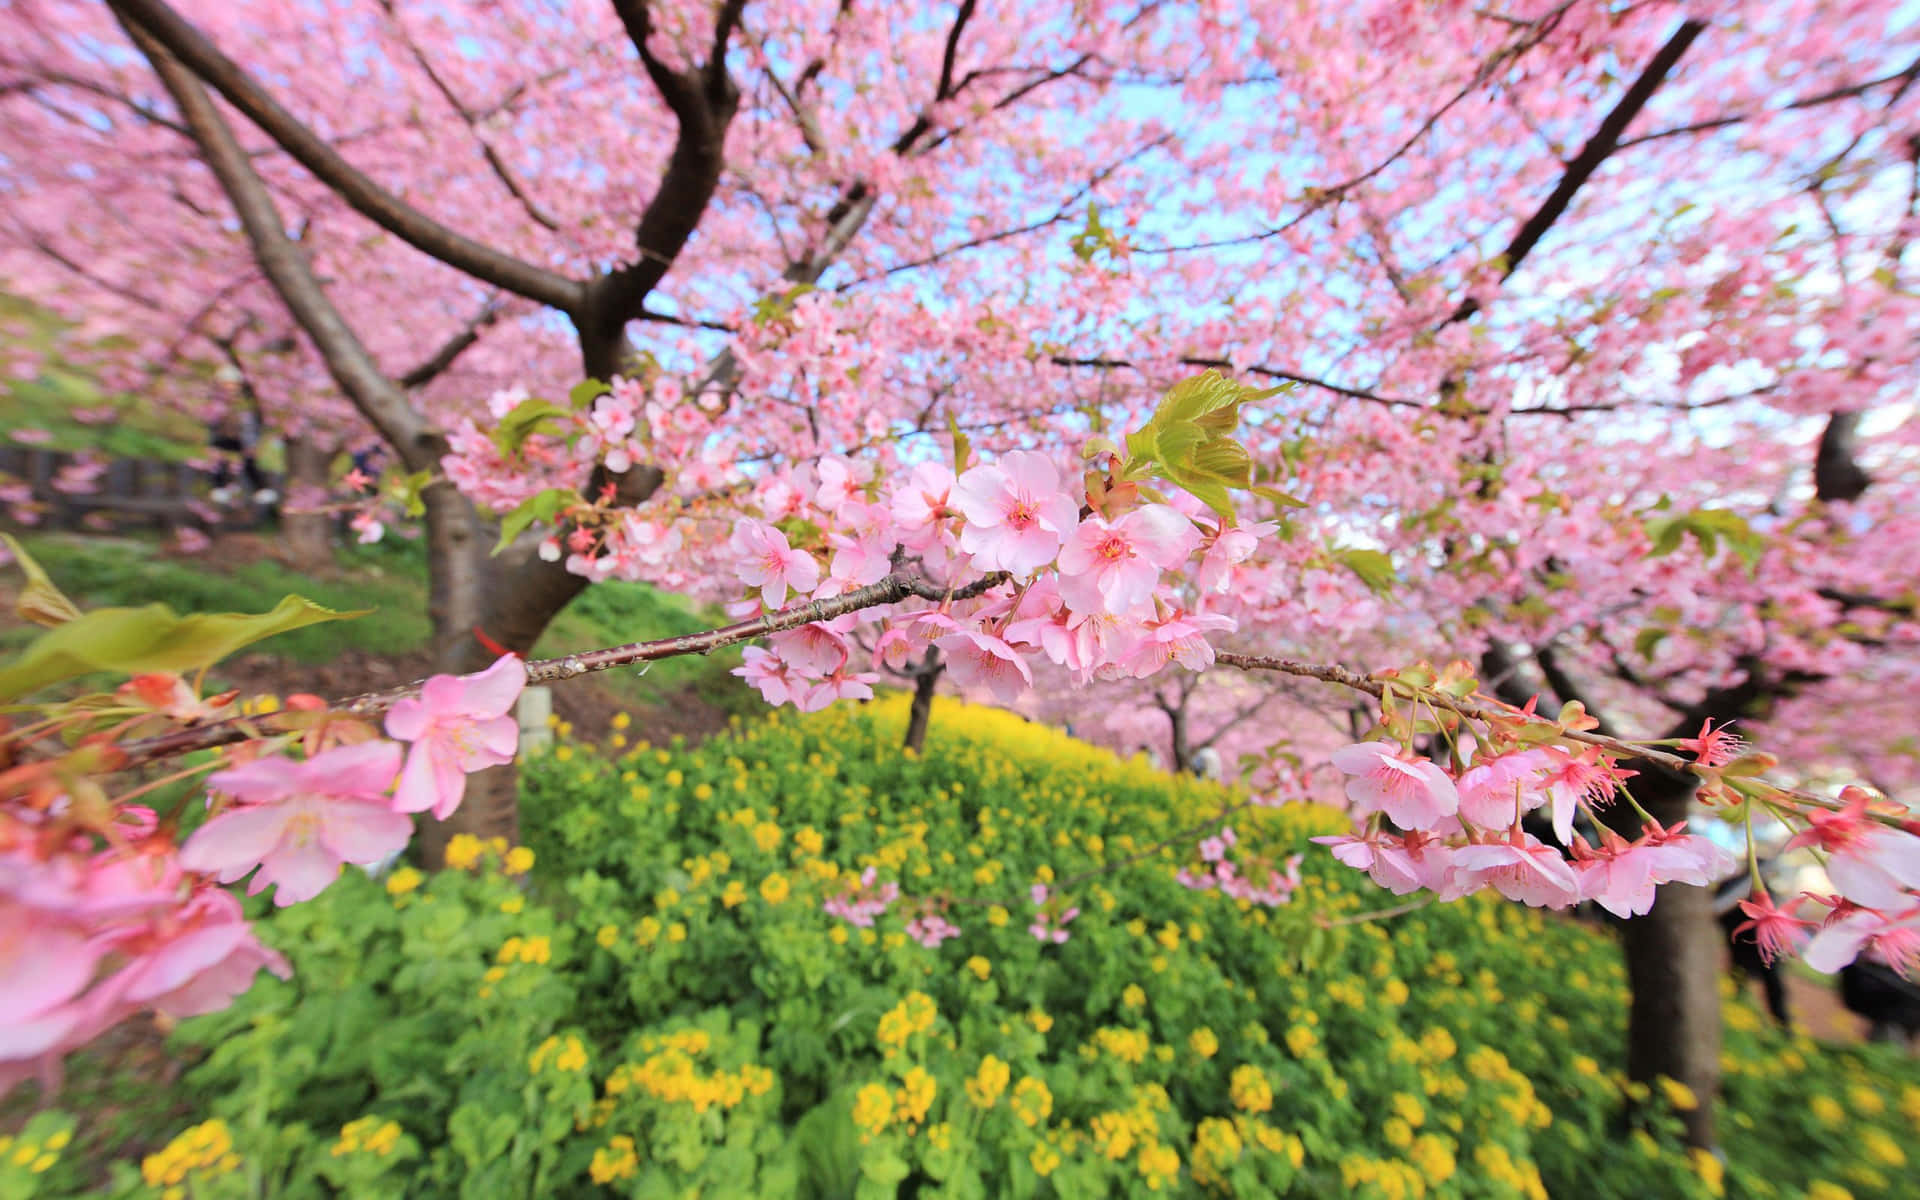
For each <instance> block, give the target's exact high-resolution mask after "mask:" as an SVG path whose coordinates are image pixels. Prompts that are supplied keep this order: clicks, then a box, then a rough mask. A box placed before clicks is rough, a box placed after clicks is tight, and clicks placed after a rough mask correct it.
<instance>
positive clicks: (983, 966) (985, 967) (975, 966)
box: [967, 954, 993, 983]
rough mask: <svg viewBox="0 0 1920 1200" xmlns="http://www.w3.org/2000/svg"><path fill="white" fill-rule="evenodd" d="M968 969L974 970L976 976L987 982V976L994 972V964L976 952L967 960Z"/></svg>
mask: <svg viewBox="0 0 1920 1200" xmlns="http://www.w3.org/2000/svg"><path fill="white" fill-rule="evenodd" d="M967 970H969V971H972V972H973V974H974V977H975V978H977V979H979V980H980V982H982V983H985V982H986V981H987V977H988V976H990V975H992V974H993V964H992V963H990V962H988V961H987V960H986V959H984V958H982V957H980V956H979V955H978V954H976V955H974V956H973V957H972V958H969V959H968V960H967Z"/></svg>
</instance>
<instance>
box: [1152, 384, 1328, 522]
mask: <svg viewBox="0 0 1920 1200" xmlns="http://www.w3.org/2000/svg"><path fill="white" fill-rule="evenodd" d="M1290 386H1291V385H1288V384H1283V385H1281V386H1280V387H1274V388H1268V389H1266V390H1264V391H1262V390H1260V389H1258V388H1251V387H1247V386H1246V385H1244V384H1238V383H1234V382H1233V381H1232V380H1230V379H1228V378H1227V377H1226V376H1224V375H1222V374H1220V373H1219V372H1218V371H1204V372H1202V373H1201V374H1199V375H1196V376H1194V377H1192V378H1191V379H1183V380H1181V381H1180V382H1179V383H1176V384H1174V385H1173V387H1172V388H1170V389H1168V391H1167V394H1166V395H1165V396H1164V397H1162V399H1161V401H1160V406H1159V407H1158V408H1157V409H1155V410H1154V413H1153V417H1152V419H1150V420H1149V421H1148V422H1147V423H1146V424H1145V425H1143V426H1141V427H1140V429H1138V430H1137V431H1135V432H1133V433H1130V434H1128V435H1127V468H1126V470H1127V475H1128V477H1130V478H1133V479H1146V478H1152V479H1161V480H1165V481H1166V482H1167V483H1170V484H1172V485H1173V486H1175V487H1177V488H1179V489H1180V490H1182V491H1184V492H1188V493H1190V494H1191V495H1192V496H1194V498H1196V499H1198V500H1199V501H1200V502H1201V503H1203V504H1205V505H1206V506H1207V507H1208V508H1210V509H1212V510H1213V511H1214V512H1215V513H1216V514H1218V515H1219V517H1220V519H1221V520H1223V521H1225V522H1228V523H1229V524H1231V523H1232V521H1233V519H1234V512H1233V492H1234V491H1236V490H1237V491H1245V492H1252V493H1254V494H1255V495H1258V496H1263V497H1265V498H1267V499H1269V500H1272V501H1274V502H1275V503H1277V504H1283V505H1291V506H1293V507H1299V506H1300V505H1301V504H1302V502H1301V501H1299V500H1296V499H1294V498H1293V497H1291V496H1288V495H1286V494H1285V493H1284V492H1281V491H1278V490H1276V489H1274V488H1271V487H1268V486H1266V485H1265V484H1258V483H1255V482H1254V475H1253V458H1252V456H1251V455H1249V454H1248V453H1247V449H1246V447H1245V446H1242V445H1241V444H1240V443H1239V442H1237V441H1235V440H1234V437H1233V434H1234V432H1235V431H1236V430H1237V429H1238V428H1239V426H1240V406H1241V405H1243V404H1246V403H1248V402H1250V401H1255V400H1264V399H1267V398H1268V397H1270V396H1277V395H1279V394H1280V393H1282V392H1284V391H1287V390H1288V388H1289V387H1290Z"/></svg>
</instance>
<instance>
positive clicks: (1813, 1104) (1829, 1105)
mask: <svg viewBox="0 0 1920 1200" xmlns="http://www.w3.org/2000/svg"><path fill="white" fill-rule="evenodd" d="M1807 1107H1808V1108H1809V1109H1811V1110H1812V1111H1813V1116H1814V1119H1815V1120H1817V1121H1819V1122H1820V1123H1821V1124H1822V1125H1835V1126H1837V1125H1840V1124H1841V1123H1843V1122H1844V1121H1845V1120H1846V1119H1847V1110H1846V1109H1844V1108H1841V1107H1840V1102H1839V1101H1838V1100H1835V1099H1834V1098H1833V1097H1832V1096H1827V1095H1816V1096H1815V1097H1814V1098H1813V1099H1812V1100H1809V1101H1808V1102H1807Z"/></svg>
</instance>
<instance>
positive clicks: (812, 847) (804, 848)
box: [793, 825, 827, 854]
mask: <svg viewBox="0 0 1920 1200" xmlns="http://www.w3.org/2000/svg"><path fill="white" fill-rule="evenodd" d="M793 844H794V845H795V846H796V847H798V848H799V849H800V851H801V853H803V854H818V853H820V852H821V851H822V850H824V849H826V847H827V839H825V838H823V837H821V836H820V831H819V830H817V829H815V828H814V827H813V826H811V825H809V826H807V827H806V828H804V829H802V830H800V831H799V832H798V833H796V834H794V835H793Z"/></svg>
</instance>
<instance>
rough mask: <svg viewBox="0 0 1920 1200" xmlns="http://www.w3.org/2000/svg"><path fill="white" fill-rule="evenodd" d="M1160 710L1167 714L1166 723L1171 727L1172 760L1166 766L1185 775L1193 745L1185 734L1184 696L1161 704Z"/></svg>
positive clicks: (1191, 756)
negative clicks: (1173, 701) (1169, 702)
mask: <svg viewBox="0 0 1920 1200" xmlns="http://www.w3.org/2000/svg"><path fill="white" fill-rule="evenodd" d="M1160 711H1162V712H1164V713H1166V714H1167V724H1168V725H1169V726H1170V727H1171V728H1172V735H1173V736H1172V739H1171V740H1172V742H1173V761H1172V762H1171V763H1169V764H1168V766H1169V767H1170V768H1171V769H1172V771H1173V773H1174V774H1175V775H1185V774H1186V773H1187V768H1188V766H1189V764H1191V763H1192V762H1193V745H1192V743H1191V742H1190V741H1188V736H1187V700H1186V697H1185V696H1182V697H1181V698H1180V703H1178V704H1163V705H1161V706H1160Z"/></svg>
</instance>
